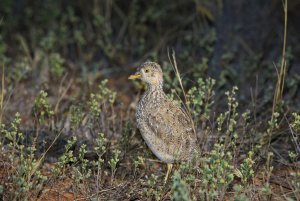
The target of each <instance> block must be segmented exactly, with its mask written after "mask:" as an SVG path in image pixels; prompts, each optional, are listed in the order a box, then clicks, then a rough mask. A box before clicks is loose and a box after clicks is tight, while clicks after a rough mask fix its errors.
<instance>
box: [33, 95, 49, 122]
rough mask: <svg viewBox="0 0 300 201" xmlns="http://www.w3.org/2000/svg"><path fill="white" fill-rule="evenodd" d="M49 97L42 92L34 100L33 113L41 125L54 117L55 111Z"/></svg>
mask: <svg viewBox="0 0 300 201" xmlns="http://www.w3.org/2000/svg"><path fill="white" fill-rule="evenodd" d="M47 97H48V93H47V92H45V91H44V90H42V91H40V92H39V94H38V96H37V97H36V99H35V100H34V104H33V108H32V112H33V115H34V117H35V118H36V119H37V121H38V122H39V123H40V124H44V123H45V122H46V121H47V120H49V119H50V118H51V117H52V116H53V115H54V111H53V109H52V108H51V105H50V104H49V102H48V99H47Z"/></svg>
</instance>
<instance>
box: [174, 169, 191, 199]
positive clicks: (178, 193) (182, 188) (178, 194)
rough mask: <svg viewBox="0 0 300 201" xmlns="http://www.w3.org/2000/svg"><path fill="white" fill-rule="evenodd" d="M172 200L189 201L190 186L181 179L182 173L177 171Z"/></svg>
mask: <svg viewBox="0 0 300 201" xmlns="http://www.w3.org/2000/svg"><path fill="white" fill-rule="evenodd" d="M172 191H173V195H172V199H174V200H176V201H189V200H191V199H190V196H189V190H188V184H187V183H186V182H185V181H184V180H183V179H182V178H181V175H180V172H179V171H176V172H175V173H174V176H173V184H172Z"/></svg>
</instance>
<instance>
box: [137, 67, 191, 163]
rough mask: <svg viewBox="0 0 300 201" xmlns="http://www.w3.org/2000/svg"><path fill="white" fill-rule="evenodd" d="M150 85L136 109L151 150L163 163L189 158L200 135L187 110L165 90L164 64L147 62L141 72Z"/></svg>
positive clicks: (139, 72) (140, 74)
mask: <svg viewBox="0 0 300 201" xmlns="http://www.w3.org/2000/svg"><path fill="white" fill-rule="evenodd" d="M137 73H138V75H139V76H140V78H141V79H142V80H143V81H145V82H146V83H147V85H148V87H147V91H146V92H145V93H144V94H143V96H142V98H141V100H140V101H139V103H138V106H137V110H136V120H137V125H138V128H139V130H140V132H141V134H142V136H143V139H144V140H145V142H146V144H147V145H148V147H149V148H150V149H151V151H152V152H153V153H154V154H155V155H156V156H157V157H158V158H159V159H160V160H161V161H163V162H165V163H168V164H170V163H173V162H174V161H181V160H189V159H190V158H191V157H192V155H193V152H194V151H195V147H196V135H195V134H194V132H193V129H192V122H191V120H190V118H189V116H188V115H187V114H186V112H185V111H184V110H183V109H182V108H181V107H180V106H179V105H177V104H176V103H174V102H173V101H171V100H170V99H169V98H168V97H167V96H166V94H165V93H164V91H163V77H162V70H161V68H160V66H159V65H158V64H156V63H154V62H146V63H144V64H143V65H141V67H139V68H138V71H137Z"/></svg>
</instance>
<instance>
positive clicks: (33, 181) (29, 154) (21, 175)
mask: <svg viewBox="0 0 300 201" xmlns="http://www.w3.org/2000/svg"><path fill="white" fill-rule="evenodd" d="M20 123H21V118H20V114H19V113H16V115H15V118H14V120H13V121H12V122H11V126H10V128H8V129H6V128H5V125H4V124H2V125H1V133H2V134H4V136H5V138H6V139H7V140H8V149H7V152H6V154H5V156H7V157H8V158H9V161H10V165H11V167H13V171H12V173H11V175H10V176H9V179H10V180H11V182H12V183H13V184H15V186H14V187H13V189H8V192H9V193H7V195H8V196H9V197H10V199H12V200H21V199H25V200H27V199H29V198H30V197H31V198H32V197H35V196H37V194H38V193H39V192H40V191H41V190H42V188H43V184H44V182H45V181H46V180H47V177H46V176H43V175H42V173H41V171H40V166H41V162H42V159H43V158H40V159H38V160H37V159H36V158H35V155H36V147H35V144H32V145H31V146H28V147H25V146H24V145H23V143H24V135H23V133H22V132H20V131H19V126H20ZM33 189H34V190H35V193H36V194H32V195H29V194H28V192H29V191H31V190H33Z"/></svg>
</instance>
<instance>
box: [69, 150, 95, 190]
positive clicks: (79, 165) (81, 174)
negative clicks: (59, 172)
mask: <svg viewBox="0 0 300 201" xmlns="http://www.w3.org/2000/svg"><path fill="white" fill-rule="evenodd" d="M86 153H87V151H86V145H85V144H82V145H81V146H80V148H79V153H78V157H77V160H76V163H75V164H74V165H72V173H73V174H72V178H73V180H74V186H75V189H76V187H79V188H81V189H85V188H86V186H88V182H87V181H88V179H89V178H90V176H91V175H92V170H91V169H90V167H89V164H90V162H89V160H87V159H86V158H84V157H85V154H86Z"/></svg>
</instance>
